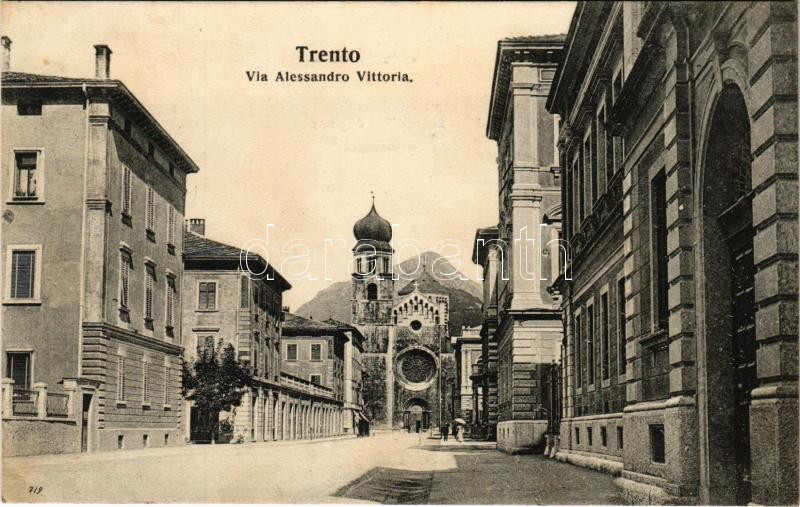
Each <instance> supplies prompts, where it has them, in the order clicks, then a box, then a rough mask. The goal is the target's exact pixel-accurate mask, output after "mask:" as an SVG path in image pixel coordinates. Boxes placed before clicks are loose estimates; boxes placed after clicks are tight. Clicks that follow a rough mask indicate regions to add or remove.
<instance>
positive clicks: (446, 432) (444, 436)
mask: <svg viewBox="0 0 800 507" xmlns="http://www.w3.org/2000/svg"><path fill="white" fill-rule="evenodd" d="M439 431H440V432H441V433H442V441H443V442H447V435H449V434H450V425H449V424H447V423H445V424H442V425H441V427H440V428H439Z"/></svg>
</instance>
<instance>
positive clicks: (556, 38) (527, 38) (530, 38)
mask: <svg viewBox="0 0 800 507" xmlns="http://www.w3.org/2000/svg"><path fill="white" fill-rule="evenodd" d="M503 41H505V42H559V43H563V42H564V34H563V33H551V34H546V35H520V36H517V37H506V38H505V39H503Z"/></svg>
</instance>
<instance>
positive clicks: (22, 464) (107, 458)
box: [3, 435, 356, 468]
mask: <svg viewBox="0 0 800 507" xmlns="http://www.w3.org/2000/svg"><path fill="white" fill-rule="evenodd" d="M355 439H356V436H355V435H341V436H337V437H325V438H315V439H313V440H268V441H266V442H243V443H241V444H185V445H176V446H171V447H148V448H146V449H144V448H143V449H124V450H119V451H102V452H82V453H70V454H42V455H38V456H13V457H3V466H4V467H8V466H12V467H14V468H27V467H35V466H41V465H61V464H77V463H82V462H89V461H91V462H95V463H98V462H114V461H124V460H129V459H130V460H136V459H141V458H143V457H149V456H152V457H166V456H176V455H180V454H186V455H187V456H189V455H191V456H197V455H202V454H206V453H208V454H210V453H220V452H234V451H236V450H244V449H250V448H262V447H265V446H272V447H286V446H290V445H309V444H318V443H322V442H331V441H336V440H355Z"/></svg>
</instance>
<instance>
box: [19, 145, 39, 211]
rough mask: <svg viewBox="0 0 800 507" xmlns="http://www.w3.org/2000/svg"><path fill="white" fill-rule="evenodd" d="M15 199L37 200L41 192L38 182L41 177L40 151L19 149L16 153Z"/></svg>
mask: <svg viewBox="0 0 800 507" xmlns="http://www.w3.org/2000/svg"><path fill="white" fill-rule="evenodd" d="M14 155H15V164H16V166H15V170H14V199H15V200H21V201H22V200H28V201H31V200H36V199H38V198H39V193H38V190H37V187H36V182H37V179H38V177H39V170H38V169H39V168H38V163H39V152H38V151H18V152H16V153H15V154H14Z"/></svg>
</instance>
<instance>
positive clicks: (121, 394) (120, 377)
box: [117, 356, 126, 403]
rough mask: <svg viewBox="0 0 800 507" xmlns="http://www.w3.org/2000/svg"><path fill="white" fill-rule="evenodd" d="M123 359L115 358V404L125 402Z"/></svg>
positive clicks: (121, 357) (120, 357)
mask: <svg viewBox="0 0 800 507" xmlns="http://www.w3.org/2000/svg"><path fill="white" fill-rule="evenodd" d="M125 388H126V386H125V358H124V357H123V356H119V357H117V402H118V403H119V402H123V403H124V402H125Z"/></svg>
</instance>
